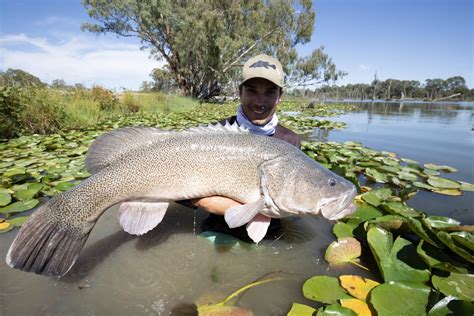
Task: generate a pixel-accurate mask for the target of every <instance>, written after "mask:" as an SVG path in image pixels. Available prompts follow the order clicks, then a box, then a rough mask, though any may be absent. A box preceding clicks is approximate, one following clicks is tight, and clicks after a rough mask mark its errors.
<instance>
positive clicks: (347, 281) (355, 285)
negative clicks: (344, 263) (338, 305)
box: [339, 275, 380, 307]
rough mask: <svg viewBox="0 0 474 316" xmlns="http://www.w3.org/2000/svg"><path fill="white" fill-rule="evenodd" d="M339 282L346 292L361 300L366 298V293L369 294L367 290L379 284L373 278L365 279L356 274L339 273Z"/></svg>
mask: <svg viewBox="0 0 474 316" xmlns="http://www.w3.org/2000/svg"><path fill="white" fill-rule="evenodd" d="M339 282H340V283H341V286H342V287H343V288H344V289H345V290H346V291H347V292H349V294H350V295H352V296H354V297H356V298H358V299H360V300H362V301H365V300H366V299H367V295H369V292H370V291H371V290H372V289H373V288H374V287H376V286H377V285H380V283H378V282H376V281H374V280H371V279H366V278H363V277H361V276H358V275H341V276H339ZM342 306H344V305H342ZM344 307H347V306H344Z"/></svg>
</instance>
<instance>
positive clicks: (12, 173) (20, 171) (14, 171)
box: [3, 167, 26, 178]
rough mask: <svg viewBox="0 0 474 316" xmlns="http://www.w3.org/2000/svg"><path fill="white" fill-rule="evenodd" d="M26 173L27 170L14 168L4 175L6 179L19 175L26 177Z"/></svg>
mask: <svg viewBox="0 0 474 316" xmlns="http://www.w3.org/2000/svg"><path fill="white" fill-rule="evenodd" d="M25 173H26V169H25V168H23V167H21V168H12V169H8V170H7V171H6V172H5V173H3V177H4V178H11V177H13V176H17V175H24V174H25Z"/></svg>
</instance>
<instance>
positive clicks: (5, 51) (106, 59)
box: [0, 34, 163, 89]
mask: <svg viewBox="0 0 474 316" xmlns="http://www.w3.org/2000/svg"><path fill="white" fill-rule="evenodd" d="M162 66H163V62H158V61H156V60H153V59H150V58H149V53H148V52H147V51H142V50H140V45H139V44H130V43H125V42H123V41H121V40H120V39H117V40H115V41H112V40H110V39H106V38H104V37H102V38H100V37H96V36H93V35H88V36H86V35H69V37H68V38H63V39H61V40H60V41H58V42H53V41H52V40H49V39H46V38H35V37H29V36H28V35H25V34H15V35H13V34H10V35H4V36H0V69H2V70H6V69H7V68H16V69H22V70H24V71H27V72H29V73H31V74H33V75H35V76H37V77H39V78H40V79H41V80H42V81H44V82H48V83H51V81H52V80H54V79H64V80H65V81H66V82H67V83H68V84H74V83H82V84H84V85H86V86H91V85H93V84H99V85H102V86H105V87H107V88H120V87H126V88H128V89H138V88H139V86H140V84H141V83H142V82H143V81H144V80H149V74H150V72H151V70H152V69H153V68H157V67H162Z"/></svg>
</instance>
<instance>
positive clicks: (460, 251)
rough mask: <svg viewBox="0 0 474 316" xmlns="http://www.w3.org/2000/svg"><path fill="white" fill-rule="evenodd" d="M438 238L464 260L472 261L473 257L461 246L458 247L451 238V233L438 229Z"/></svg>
mask: <svg viewBox="0 0 474 316" xmlns="http://www.w3.org/2000/svg"><path fill="white" fill-rule="evenodd" d="M436 236H438V238H439V239H440V240H441V241H442V242H443V244H445V245H446V246H447V247H448V248H449V249H451V250H452V251H454V252H455V253H456V254H458V255H459V256H461V257H462V258H464V259H465V260H467V261H469V262H471V263H474V257H473V256H472V255H471V254H470V253H469V252H468V251H467V250H464V249H463V248H461V247H458V246H457V245H456V244H455V243H454V240H453V239H452V238H451V235H450V234H448V233H447V232H443V231H440V232H438V234H437V235H436Z"/></svg>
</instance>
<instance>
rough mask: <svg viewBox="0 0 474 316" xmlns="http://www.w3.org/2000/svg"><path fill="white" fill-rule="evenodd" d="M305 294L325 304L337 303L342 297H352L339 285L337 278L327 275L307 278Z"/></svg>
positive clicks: (304, 287)
mask: <svg viewBox="0 0 474 316" xmlns="http://www.w3.org/2000/svg"><path fill="white" fill-rule="evenodd" d="M303 295H304V297H306V298H308V299H310V300H313V301H317V302H322V303H325V304H335V303H336V302H337V301H338V300H340V299H344V298H351V296H349V295H348V294H347V293H346V292H345V291H344V289H343V288H342V287H341V286H340V285H339V281H338V279H337V278H333V277H328V276H325V275H318V276H314V277H312V278H310V279H308V280H306V281H305V282H304V284H303Z"/></svg>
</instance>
